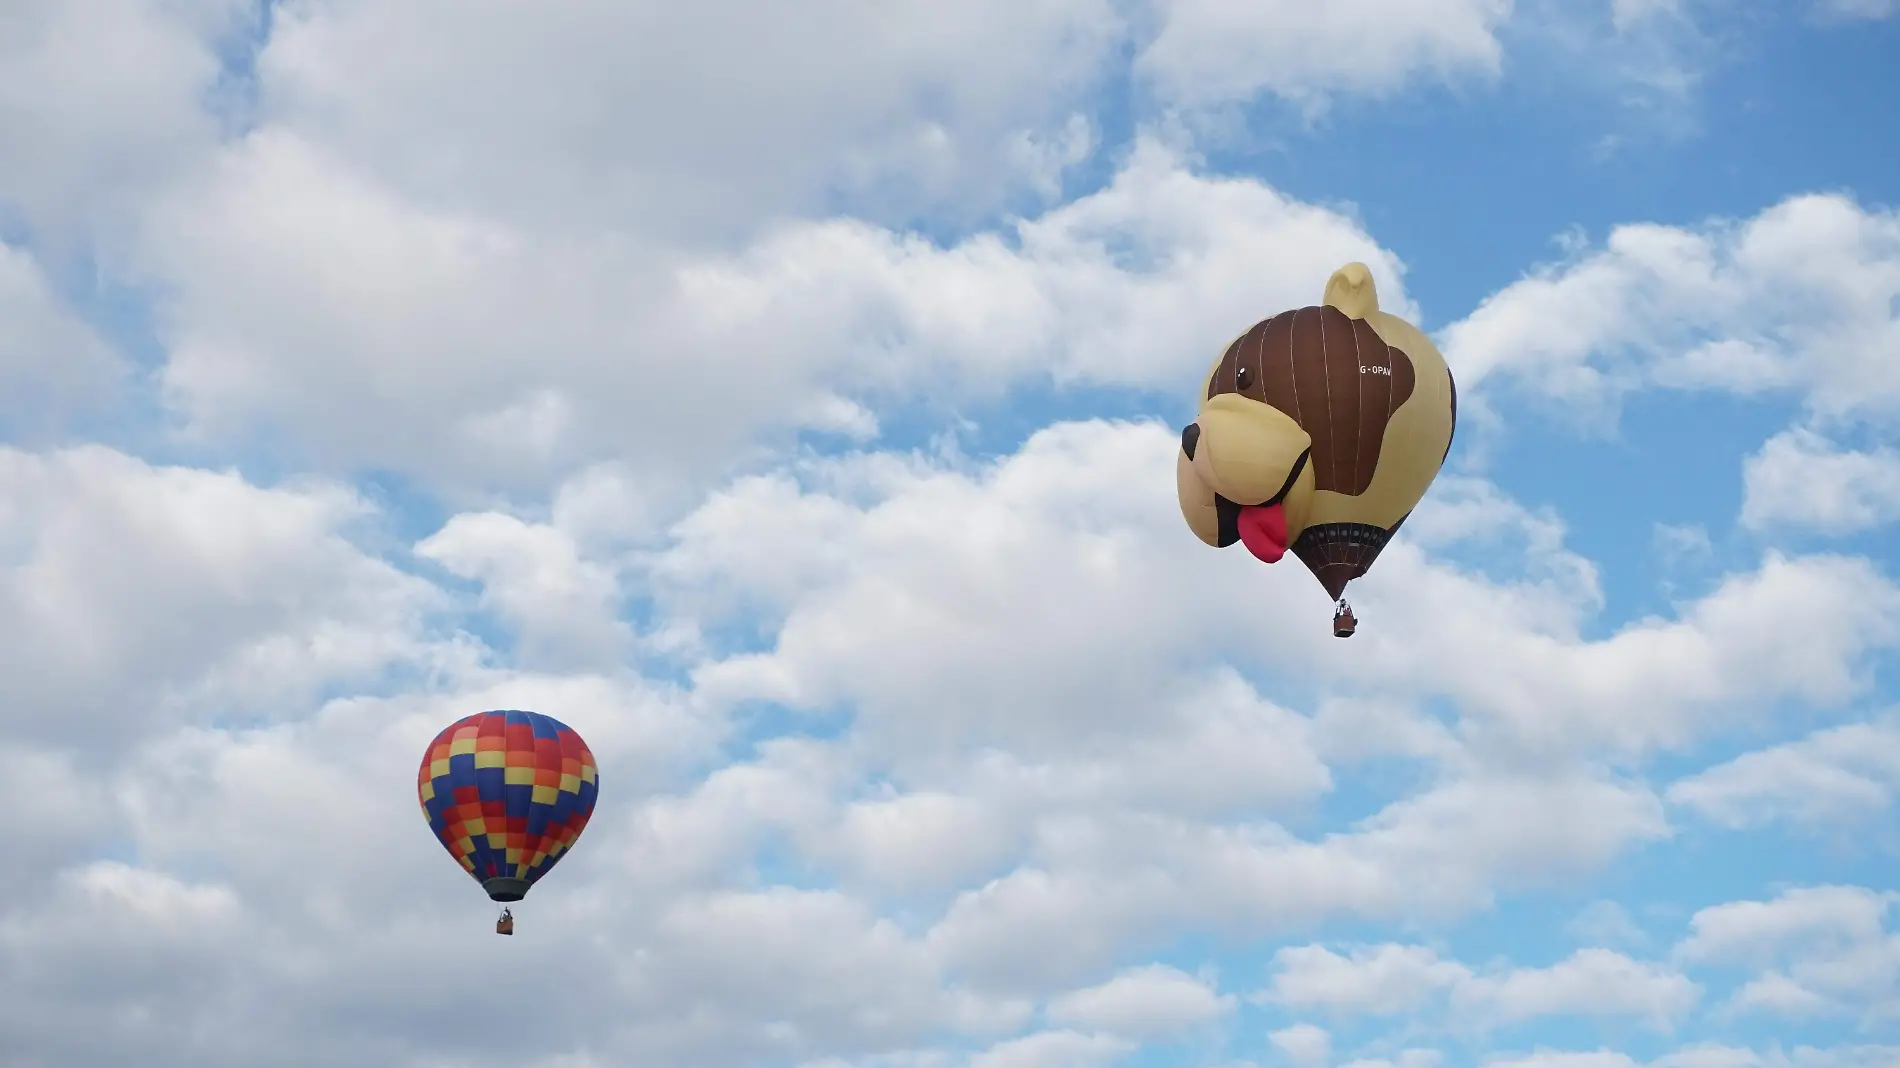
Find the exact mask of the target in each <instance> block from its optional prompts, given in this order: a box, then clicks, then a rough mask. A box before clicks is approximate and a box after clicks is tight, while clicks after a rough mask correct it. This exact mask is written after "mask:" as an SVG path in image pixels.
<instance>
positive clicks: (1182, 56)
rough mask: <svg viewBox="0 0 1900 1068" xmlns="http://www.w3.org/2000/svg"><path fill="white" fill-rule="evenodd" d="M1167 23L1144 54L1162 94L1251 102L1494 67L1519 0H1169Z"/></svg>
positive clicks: (1183, 100)
mask: <svg viewBox="0 0 1900 1068" xmlns="http://www.w3.org/2000/svg"><path fill="white" fill-rule="evenodd" d="M1159 6H1160V8H1161V11H1162V15H1161V19H1162V21H1161V26H1160V31H1159V33H1158V34H1157V36H1156V37H1155V39H1154V40H1153V41H1152V42H1151V43H1149V44H1148V45H1147V47H1146V48H1145V49H1144V50H1143V51H1142V53H1141V55H1140V56H1139V57H1138V58H1137V59H1136V70H1137V71H1138V72H1140V73H1141V74H1143V75H1145V76H1146V77H1148V78H1149V79H1151V80H1152V81H1153V83H1154V84H1155V87H1156V89H1157V91H1158V92H1159V93H1160V95H1161V96H1162V98H1163V99H1164V100H1167V101H1168V102H1170V103H1173V104H1177V105H1183V106H1188V107H1196V106H1206V105H1213V104H1226V103H1230V102H1233V103H1245V102H1246V101H1248V100H1249V99H1250V98H1252V97H1253V96H1255V95H1256V94H1258V93H1261V92H1263V91H1265V92H1272V93H1277V94H1279V95H1282V96H1285V97H1289V98H1292V99H1295V100H1298V101H1301V102H1306V103H1312V102H1314V101H1316V100H1318V99H1320V98H1323V97H1324V96H1327V95H1330V94H1331V93H1334V92H1340V91H1344V92H1352V93H1363V94H1374V95H1381V94H1386V93H1389V92H1391V91H1393V90H1395V89H1397V88H1399V87H1400V86H1402V85H1404V84H1405V83H1407V82H1409V81H1411V80H1412V79H1413V78H1414V77H1415V76H1417V75H1420V74H1424V75H1427V76H1436V77H1440V78H1452V77H1455V76H1458V75H1464V74H1475V75H1479V76H1495V75H1496V74H1497V73H1498V71H1499V68H1500V64H1501V60H1502V55H1503V46H1502V45H1501V44H1500V42H1499V41H1498V38H1497V30H1498V28H1499V26H1500V24H1502V23H1503V22H1504V21H1505V20H1506V19H1508V18H1509V17H1510V15H1511V11H1512V3H1511V0H1412V2H1407V3H1399V4H1390V3H1388V4H1375V3H1369V2H1365V0H1357V2H1349V3H1335V4H1326V5H1319V4H1301V3H1295V2H1282V3H1267V4H1260V3H1235V2H1233V0H1166V2H1164V3H1162V4H1160V5H1159Z"/></svg>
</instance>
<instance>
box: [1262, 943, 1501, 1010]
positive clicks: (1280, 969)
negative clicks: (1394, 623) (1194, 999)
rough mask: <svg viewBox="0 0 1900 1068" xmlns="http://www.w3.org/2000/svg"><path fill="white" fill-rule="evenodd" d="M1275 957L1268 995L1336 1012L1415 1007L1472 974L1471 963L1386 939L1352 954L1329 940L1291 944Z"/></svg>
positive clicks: (1275, 999) (1421, 1005)
mask: <svg viewBox="0 0 1900 1068" xmlns="http://www.w3.org/2000/svg"><path fill="white" fill-rule="evenodd" d="M1273 960H1274V966H1275V969H1276V971H1275V973H1274V976H1273V983H1272V985H1271V986H1270V988H1269V989H1268V991H1267V994H1266V996H1267V997H1268V998H1270V999H1271V1000H1272V1001H1274V1002H1277V1003H1279V1004H1283V1005H1291V1006H1296V1007H1299V1008H1325V1009H1331V1010H1333V1011H1335V1012H1339V1011H1347V1012H1368V1013H1381V1014H1386V1013H1401V1012H1414V1011H1416V1010H1418V1009H1420V1008H1422V1007H1424V1005H1425V1004H1426V1002H1427V1001H1428V1000H1429V999H1430V998H1431V997H1432V996H1433V995H1434V994H1436V993H1438V992H1440V991H1442V990H1446V989H1449V988H1452V987H1455V986H1457V985H1459V984H1461V983H1464V982H1468V981H1469V980H1470V979H1471V970H1470V969H1469V968H1466V967H1465V966H1464V965H1462V964H1459V963H1458V962H1457V961H1448V960H1441V959H1440V958H1439V956H1438V954H1437V953H1434V952H1433V951H1432V950H1430V949H1427V948H1426V947H1424V946H1401V945H1395V944H1391V943H1387V944H1385V945H1380V946H1373V947H1370V948H1365V947H1361V948H1355V949H1354V950H1353V951H1352V955H1351V957H1343V956H1340V955H1339V954H1337V953H1334V952H1333V951H1332V950H1329V949H1327V948H1326V947H1324V946H1316V945H1314V946H1289V947H1287V948H1285V949H1282V950H1280V951H1279V952H1277V953H1275V954H1274V958H1273Z"/></svg>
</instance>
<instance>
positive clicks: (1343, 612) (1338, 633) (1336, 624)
mask: <svg viewBox="0 0 1900 1068" xmlns="http://www.w3.org/2000/svg"><path fill="white" fill-rule="evenodd" d="M1358 629H1359V621H1358V620H1357V619H1354V618H1353V615H1352V609H1350V608H1348V607H1346V602H1344V601H1341V602H1339V611H1337V612H1335V613H1333V637H1335V638H1350V637H1352V632H1353V631H1355V630H1358Z"/></svg>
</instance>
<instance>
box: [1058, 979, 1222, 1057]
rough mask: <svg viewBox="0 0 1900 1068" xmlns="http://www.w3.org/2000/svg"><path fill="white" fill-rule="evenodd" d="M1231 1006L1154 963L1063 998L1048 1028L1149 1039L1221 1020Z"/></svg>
mask: <svg viewBox="0 0 1900 1068" xmlns="http://www.w3.org/2000/svg"><path fill="white" fill-rule="evenodd" d="M1234 1004H1235V999H1234V998H1233V996H1232V995H1225V994H1222V993H1220V992H1219V990H1217V989H1216V988H1215V987H1214V986H1212V985H1211V984H1209V983H1206V982H1203V981H1201V980H1199V979H1196V978H1194V977H1193V976H1191V975H1188V974H1187V973H1185V972H1182V971H1180V970H1178V969H1175V968H1170V967H1167V966H1166V965H1160V964H1155V965H1149V966H1147V967H1145V968H1135V969H1130V970H1128V971H1125V972H1123V973H1121V974H1120V975H1117V976H1116V977H1115V978H1113V979H1110V980H1109V981H1108V982H1106V983H1103V984H1101V985H1100V986H1093V987H1088V988H1086V989H1082V990H1073V991H1070V992H1069V993H1067V994H1063V995H1062V996H1060V997H1058V998H1056V999H1054V1000H1052V1001H1051V1002H1050V1003H1049V1010H1048V1012H1049V1019H1050V1022H1052V1023H1056V1024H1060V1025H1063V1026H1068V1027H1079V1028H1083V1029H1087V1030H1092V1031H1105V1032H1108V1033H1110V1034H1116V1035H1125V1036H1127V1037H1129V1038H1135V1039H1147V1038H1153V1037H1156V1036H1160V1035H1167V1034H1171V1033H1173V1032H1176V1031H1180V1030H1183V1029H1186V1028H1190V1027H1196V1026H1199V1025H1201V1024H1205V1023H1210V1022H1212V1021H1214V1020H1217V1019H1220V1018H1221V1017H1223V1016H1225V1015H1227V1014H1228V1013H1230V1012H1232V1011H1233V1008H1234Z"/></svg>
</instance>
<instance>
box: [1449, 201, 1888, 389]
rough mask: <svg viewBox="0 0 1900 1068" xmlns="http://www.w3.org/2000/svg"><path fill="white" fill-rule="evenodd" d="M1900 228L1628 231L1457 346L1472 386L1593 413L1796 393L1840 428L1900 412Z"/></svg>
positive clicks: (1796, 207) (1880, 217)
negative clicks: (1503, 380)
mask: <svg viewBox="0 0 1900 1068" xmlns="http://www.w3.org/2000/svg"><path fill="white" fill-rule="evenodd" d="M1896 297H1900V216H1896V215H1894V214H1893V213H1891V212H1886V211H1882V210H1879V209H1874V208H1863V207H1862V206H1860V205H1858V204H1856V203H1855V202H1853V201H1851V200H1849V199H1847V198H1846V197H1842V196H1837V195H1819V194H1816V195H1804V196H1797V197H1792V198H1790V199H1788V200H1785V201H1783V202H1781V203H1780V204H1777V205H1774V206H1773V207H1770V208H1768V209H1767V210H1765V211H1763V212H1762V213H1760V214H1759V215H1757V216H1755V217H1754V218H1752V219H1747V220H1743V221H1740V222H1718V223H1711V224H1709V225H1708V226H1706V227H1703V228H1701V229H1694V230H1691V229H1683V228H1676V227H1668V226H1660V225H1653V224H1644V225H1626V226H1619V227H1617V228H1616V229H1615V230H1614V231H1612V232H1611V234H1610V236H1609V239H1608V240H1607V242H1605V245H1604V247H1603V248H1602V249H1600V250H1597V251H1593V252H1588V253H1585V254H1582V255H1580V256H1578V257H1577V258H1575V259H1574V260H1573V261H1571V262H1568V263H1566V264H1563V265H1561V266H1556V267H1551V268H1547V269H1543V270H1540V271H1538V272H1536V273H1534V274H1532V275H1531V276H1529V277H1526V278H1524V279H1522V280H1520V281H1518V282H1515V283H1513V284H1512V285H1510V286H1507V287H1505V288H1504V289H1503V290H1501V291H1499V292H1498V293H1496V294H1493V295H1492V296H1491V297H1490V298H1488V299H1487V300H1486V301H1485V302H1484V303H1483V304H1482V305H1481V306H1480V307H1479V308H1478V309H1477V310H1476V311H1474V312H1473V313H1472V314H1471V315H1469V316H1467V317H1466V318H1465V319H1463V320H1461V321H1459V322H1457V323H1454V324H1452V325H1451V326H1450V327H1448V328H1446V330H1445V331H1444V342H1443V347H1444V349H1445V353H1446V357H1447V359H1448V360H1450V362H1451V364H1452V367H1453V369H1454V370H1455V371H1456V372H1457V374H1458V377H1459V383H1460V385H1461V386H1466V387H1467V388H1468V389H1470V390H1472V391H1473V392H1475V391H1476V390H1477V387H1478V386H1479V385H1480V383H1485V382H1486V380H1487V379H1491V378H1493V377H1494V376H1500V375H1503V376H1508V377H1509V378H1510V379H1511V381H1512V382H1513V383H1514V384H1516V385H1518V386H1520V387H1522V388H1523V389H1525V390H1527V391H1529V392H1531V393H1533V394H1536V395H1541V396H1545V397H1549V398H1554V399H1557V400H1560V401H1563V402H1566V403H1569V404H1572V405H1577V406H1580V407H1582V408H1583V409H1585V410H1586V411H1601V410H1603V409H1605V408H1607V407H1608V406H1611V405H1613V404H1614V403H1615V401H1616V400H1617V398H1619V397H1620V396H1621V395H1622V394H1624V393H1626V392H1628V391H1630V390H1632V389H1637V388H1641V387H1646V386H1663V387H1669V388H1676V389H1712V390H1722V391H1727V392H1733V393H1741V394H1750V393H1759V392H1762V391H1766V390H1786V389H1797V390H1800V391H1802V392H1803V393H1805V395H1806V399H1807V402H1808V404H1809V406H1810V407H1811V408H1812V409H1813V410H1814V411H1815V412H1816V413H1817V414H1818V415H1820V416H1822V417H1827V418H1834V417H1853V416H1867V417H1873V418H1881V419H1884V418H1888V417H1891V416H1893V415H1895V414H1896V413H1900V370H1895V368H1900V364H1896V363H1895V362H1894V361H1892V360H1883V359H1879V358H1877V356H1876V355H1875V354H1878V353H1882V352H1890V351H1893V349H1894V347H1895V345H1896V344H1900V319H1896V318H1895V312H1894V300H1895V298H1896Z"/></svg>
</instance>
